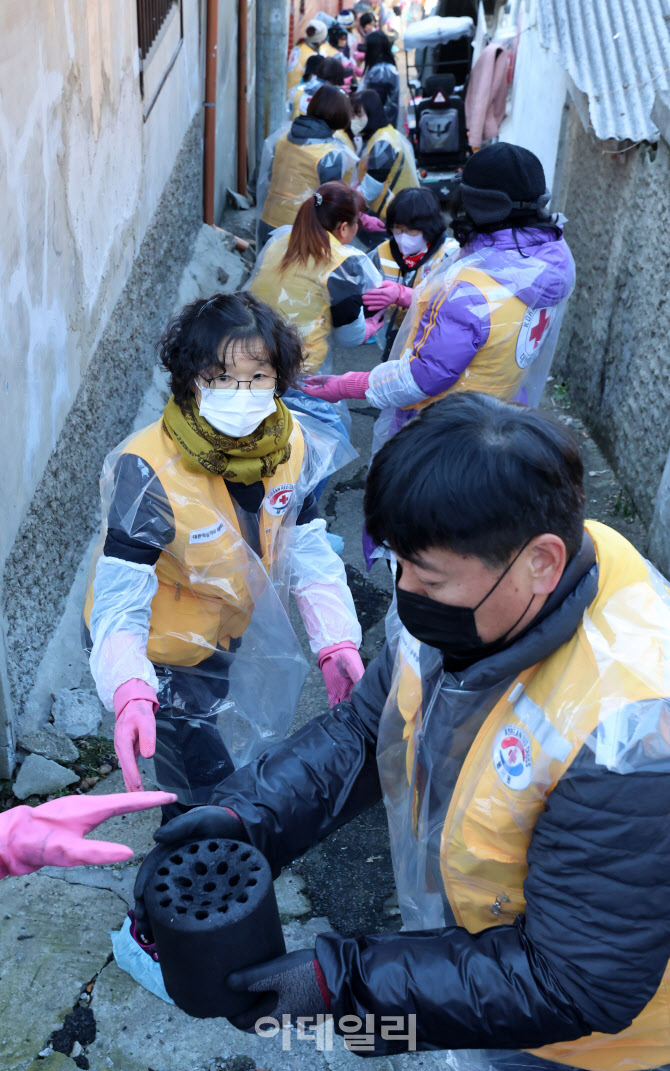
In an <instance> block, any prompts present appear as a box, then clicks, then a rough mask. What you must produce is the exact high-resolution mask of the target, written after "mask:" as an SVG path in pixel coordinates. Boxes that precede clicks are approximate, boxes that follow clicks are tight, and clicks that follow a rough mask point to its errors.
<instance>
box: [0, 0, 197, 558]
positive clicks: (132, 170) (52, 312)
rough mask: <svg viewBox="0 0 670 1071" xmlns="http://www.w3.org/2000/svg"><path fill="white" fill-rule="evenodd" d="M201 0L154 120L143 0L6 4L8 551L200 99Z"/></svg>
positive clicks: (188, 19) (1, 424)
mask: <svg viewBox="0 0 670 1071" xmlns="http://www.w3.org/2000/svg"><path fill="white" fill-rule="evenodd" d="M199 2H200V0H184V44H183V46H182V48H181V51H180V53H179V55H178V57H177V60H176V62H175V64H174V67H173V69H172V71H171V73H170V75H169V76H168V78H167V81H166V82H165V85H164V86H163V88H162V90H161V93H160V95H159V97H158V99H157V102H156V104H155V106H154V108H153V110H152V112H151V114H150V115H149V117H148V119H147V121H146V122H144V118H143V115H144V106H143V101H142V99H141V96H140V88H139V52H138V48H137V13H136V3H135V0H114V2H113V3H100V2H99V0H2V3H1V4H0V204H1V205H2V209H3V219H2V235H1V237H0V355H1V356H0V362H1V364H0V456H1V457H2V458H3V464H2V465H1V466H0V470H1V474H0V501H2V505H3V510H2V520H0V563H1V562H2V561H3V560H4V559H5V557H6V555H7V552H8V550H9V548H10V547H11V544H12V542H13V540H14V537H15V535H16V531H17V529H18V527H19V524H20V522H21V520H22V518H23V516H24V514H25V512H26V509H27V506H28V504H29V502H30V499H31V497H32V494H33V491H34V489H35V487H36V485H37V483H38V481H39V479H40V477H41V475H42V473H43V471H44V466H45V464H46V461H47V459H48V457H49V455H50V453H51V452H52V450H53V448H54V446H55V444H56V441H57V438H58V436H59V434H60V432H61V431H62V429H63V426H64V423H65V420H66V417H67V413H68V410H69V408H70V406H71V404H72V402H73V400H74V397H75V394H76V392H77V389H78V387H79V385H80V382H81V379H82V377H83V375H84V373H85V371H86V367H87V365H88V362H89V360H90V357H91V355H92V353H93V352H94V350H95V346H96V343H97V341H98V340H99V338H100V335H101V334H102V331H103V329H104V327H105V325H106V323H107V321H108V319H109V316H110V313H111V311H112V309H113V307H114V305H115V303H116V301H117V299H118V297H119V295H120V293H121V290H122V289H123V286H124V284H125V282H126V280H127V279H128V276H129V273H130V270H131V267H132V263H133V260H134V258H135V256H136V254H137V252H138V250H139V246H140V243H141V241H142V238H143V236H144V234H145V232H146V229H147V226H148V224H149V222H150V220H151V217H152V215H153V213H154V211H155V209H156V206H157V204H158V200H159V198H160V195H161V192H162V190H163V188H164V186H165V183H166V181H167V178H168V176H169V174H170V171H171V169H172V166H173V164H174V161H175V158H176V155H177V152H178V150H179V146H180V145H181V142H182V139H183V136H184V133H185V132H186V130H187V128H188V126H189V124H190V122H191V120H192V118H193V116H194V114H195V112H196V110H197V109H198V108H199V106H200V103H201V93H202V90H201V72H200V58H199ZM85 464H86V459H85V458H82V465H85Z"/></svg>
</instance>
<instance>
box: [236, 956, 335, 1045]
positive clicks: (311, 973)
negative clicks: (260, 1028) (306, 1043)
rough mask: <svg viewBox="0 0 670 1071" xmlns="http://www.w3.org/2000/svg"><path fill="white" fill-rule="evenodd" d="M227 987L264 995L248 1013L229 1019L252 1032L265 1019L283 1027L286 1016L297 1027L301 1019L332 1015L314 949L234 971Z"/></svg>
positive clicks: (324, 980)
mask: <svg viewBox="0 0 670 1071" xmlns="http://www.w3.org/2000/svg"><path fill="white" fill-rule="evenodd" d="M227 984H228V985H229V986H230V988H231V989H235V990H237V992H239V993H245V992H246V993H261V994H263V995H262V996H261V998H260V1000H258V1001H257V1002H256V1003H255V1004H254V1005H253V1006H252V1007H251V1008H250V1009H249V1010H248V1011H246V1012H242V1013H241V1014H240V1015H236V1016H235V1017H234V1018H233V1019H231V1020H230V1022H231V1023H232V1024H233V1026H236V1027H237V1029H238V1030H247V1031H252V1030H253V1028H254V1023H255V1022H256V1020H257V1019H260V1018H262V1017H263V1016H271V1017H272V1018H273V1019H276V1020H277V1023H278V1024H279V1026H282V1016H284V1015H289V1016H290V1017H291V1022H292V1023H294V1024H295V1023H296V1021H297V1019H298V1018H306V1019H310V1020H314V1018H315V1016H317V1015H327V1014H328V1013H329V1012H330V993H329V992H328V986H327V985H326V979H325V977H324V974H323V971H322V970H321V967H320V966H319V961H318V960H317V958H316V952H315V950H314V949H313V948H302V949H300V951H299V952H288V953H287V954H286V955H285V956H279V957H278V958H277V959H272V960H269V961H268V962H267V963H258V964H256V966H255V967H245V968H244V970H241V971H233V973H232V974H229V975H228V978H227Z"/></svg>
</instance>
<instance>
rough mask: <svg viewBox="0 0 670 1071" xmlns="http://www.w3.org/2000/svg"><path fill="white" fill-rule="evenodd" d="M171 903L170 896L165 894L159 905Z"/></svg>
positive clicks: (167, 905)
mask: <svg viewBox="0 0 670 1071" xmlns="http://www.w3.org/2000/svg"><path fill="white" fill-rule="evenodd" d="M171 903H172V898H171V897H170V896H166V897H165V899H164V900H161V907H169V906H170V904H171Z"/></svg>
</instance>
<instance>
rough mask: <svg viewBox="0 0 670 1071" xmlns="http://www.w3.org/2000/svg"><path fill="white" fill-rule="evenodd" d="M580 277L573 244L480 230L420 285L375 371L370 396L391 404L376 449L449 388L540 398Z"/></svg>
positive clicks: (534, 233)
mask: <svg viewBox="0 0 670 1071" xmlns="http://www.w3.org/2000/svg"><path fill="white" fill-rule="evenodd" d="M517 241H518V248H517ZM574 277H575V268H574V261H573V259H572V255H571V253H570V250H569V249H568V247H567V244H566V243H565V241H564V239H563V238H562V237H561V238H558V239H556V238H555V236H554V235H553V234H552V232H550V231H546V230H545V231H541V230H537V229H536V230H528V231H524V232H517V234H514V232H513V231H512V230H503V231H497V232H495V233H494V234H492V235H478V236H477V237H476V238H475V239H474V240H473V241H472V242H471V243H469V245H468V246H466V247H465V248H464V249H462V250H460V251H459V253H458V254H456V255H455V256H452V257H449V258H448V259H446V260H445V261H444V262H443V263H442V264H441V265H440V266H439V267H438V268H436V269H435V271H433V272H432V273H431V274H430V276H429V277H428V278H427V279H426V280H425V281H424V282H422V283H420V284H419V285H418V286H416V287H415V289H414V294H413V297H412V304H411V306H410V308H409V311H408V313H407V315H406V316H405V319H404V321H403V323H402V325H401V327H400V330H399V331H398V334H397V336H396V339H395V342H394V344H393V348H392V350H391V355H390V360H389V361H388V362H387V363H386V364H384V365H378V366H377V368H375V369H373V371H372V373H371V375H370V383H369V389H368V392H367V399H368V401H369V402H370V403H371V404H372V405H376V406H377V407H378V408H379V409H383V410H385V412H384V413H383V414H382V417H381V418H380V420H379V421H378V422H377V427H376V429H375V444H374V446H375V449H378V448H379V446H381V445H382V443H383V442H385V441H386V439H387V438H388V437H389V436H390V435H392V434H394V433H395V432H396V431H397V430H398V429H399V428H400V427H401V426H402V424H404V423H405V422H406V421H407V420H409V419H410V418H411V417H412V416H413V415H414V413H415V412H416V410H418V409H421V408H422V407H423V406H425V405H428V404H429V403H430V402H433V401H435V400H436V399H438V398H442V397H444V395H445V394H447V393H448V392H449V391H453V390H477V391H483V392H484V393H485V394H494V395H495V396H496V397H498V398H501V399H503V400H505V401H512V400H516V401H522V402H524V403H526V404H528V405H537V404H538V403H539V400H540V396H541V394H542V390H543V388H544V384H545V382H546V379H547V376H548V374H549V369H550V367H551V362H552V358H553V356H554V351H555V349H556V342H557V340H558V334H559V331H560V328H561V323H562V320H563V314H564V312H565V307H566V305H567V301H568V298H569V296H570V294H571V293H572V289H573V286H574Z"/></svg>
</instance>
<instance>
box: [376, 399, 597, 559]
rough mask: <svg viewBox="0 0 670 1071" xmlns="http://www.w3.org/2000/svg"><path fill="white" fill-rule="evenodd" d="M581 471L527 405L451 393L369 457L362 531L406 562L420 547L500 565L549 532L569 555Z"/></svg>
mask: <svg viewBox="0 0 670 1071" xmlns="http://www.w3.org/2000/svg"><path fill="white" fill-rule="evenodd" d="M583 477H584V467H583V464H582V459H581V456H580V453H579V446H578V444H577V441H576V440H575V438H574V436H573V435H572V434H571V433H570V432H569V431H568V430H567V428H565V427H564V426H563V425H562V424H559V423H558V421H556V420H554V419H553V418H552V417H549V416H547V414H546V413H540V412H538V411H537V410H534V409H527V408H524V407H522V406H519V405H514V404H510V403H507V402H501V401H500V400H499V399H497V398H494V397H493V396H492V395H490V394H480V393H477V392H475V391H463V392H456V393H455V394H450V395H448V396H447V397H446V398H444V399H442V400H441V401H439V402H435V403H434V404H433V405H431V406H428V407H427V408H426V409H424V410H422V411H421V414H420V415H419V417H418V419H415V420H412V421H410V422H409V423H408V424H406V425H405V427H404V428H402V429H401V431H399V432H398V434H397V435H395V436H394V437H393V438H392V439H390V440H389V441H388V442H387V443H385V445H384V446H383V447H382V448H381V450H380V451H379V452H378V453H377V454H376V455H375V457H374V458H373V461H372V464H371V466H370V471H369V473H368V478H367V483H366V488H365V499H364V503H363V508H364V512H365V526H366V528H367V531H368V532H369V534H370V535H371V536H372V538H373V539H375V540H376V541H377V542H378V543H386V544H388V546H390V547H391V549H392V550H394V551H395V552H396V553H397V554H399V555H400V557H402V558H408V559H409V560H410V561H411V560H413V559H414V558H415V556H416V555H417V554H419V553H420V552H421V551H423V550H427V549H428V548H429V547H445V548H447V549H449V550H451V551H454V552H455V553H457V554H471V555H474V556H475V557H477V558H479V559H480V560H481V561H483V562H485V563H486V564H487V565H489V566H493V567H497V566H500V565H503V564H506V563H507V562H508V561H509V560H510V558H511V556H512V555H513V554H514V552H515V551H517V550H518V549H519V548H520V547H522V546H523V545H524V543H527V542H528V541H529V540H530V539H532V538H533V537H534V536H538V535H542V534H543V533H545V532H551V533H552V534H553V535H557V536H559V537H560V538H561V539H562V540H563V542H564V543H565V547H566V551H567V554H568V558H572V557H573V556H574V555H575V554H576V553H577V551H578V550H579V548H580V546H581V542H582V538H583V529H584V504H585V494H584V483H583Z"/></svg>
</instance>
